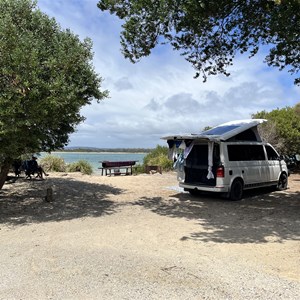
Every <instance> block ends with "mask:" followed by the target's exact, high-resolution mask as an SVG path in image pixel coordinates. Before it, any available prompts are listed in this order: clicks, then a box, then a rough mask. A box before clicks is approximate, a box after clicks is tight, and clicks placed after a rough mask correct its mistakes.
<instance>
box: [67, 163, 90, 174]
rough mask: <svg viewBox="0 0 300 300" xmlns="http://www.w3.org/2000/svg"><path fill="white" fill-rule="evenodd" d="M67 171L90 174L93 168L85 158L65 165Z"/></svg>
mask: <svg viewBox="0 0 300 300" xmlns="http://www.w3.org/2000/svg"><path fill="white" fill-rule="evenodd" d="M67 171H68V172H81V173H82V174H86V175H91V174H92V173H93V168H92V166H91V165H90V164H89V162H88V161H86V160H79V161H77V162H74V163H71V164H69V165H68V167H67Z"/></svg>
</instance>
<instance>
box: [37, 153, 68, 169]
mask: <svg viewBox="0 0 300 300" xmlns="http://www.w3.org/2000/svg"><path fill="white" fill-rule="evenodd" d="M40 165H42V166H43V168H44V170H45V171H46V172H65V171H66V163H65V161H64V159H63V158H61V157H57V156H54V155H47V156H45V157H43V158H41V160H40Z"/></svg>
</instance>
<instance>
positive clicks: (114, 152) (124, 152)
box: [49, 150, 149, 155]
mask: <svg viewBox="0 0 300 300" xmlns="http://www.w3.org/2000/svg"><path fill="white" fill-rule="evenodd" d="M52 153H89V154H147V153H149V152H129V151H128V152H126V151H118V152H117V151H64V150H60V151H52V152H51V153H49V154H50V155H51V154H52Z"/></svg>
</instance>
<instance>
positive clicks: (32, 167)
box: [23, 160, 43, 179]
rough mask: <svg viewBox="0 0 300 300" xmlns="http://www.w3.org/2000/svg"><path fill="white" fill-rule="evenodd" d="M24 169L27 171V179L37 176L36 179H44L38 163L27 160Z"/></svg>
mask: <svg viewBox="0 0 300 300" xmlns="http://www.w3.org/2000/svg"><path fill="white" fill-rule="evenodd" d="M23 169H24V171H25V176H26V179H27V178H29V179H31V176H33V175H35V174H36V176H35V178H43V176H42V171H41V170H40V168H39V167H38V165H37V163H36V162H35V161H33V160H25V161H24V163H23Z"/></svg>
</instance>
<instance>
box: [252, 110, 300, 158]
mask: <svg viewBox="0 0 300 300" xmlns="http://www.w3.org/2000/svg"><path fill="white" fill-rule="evenodd" d="M298 108H299V105H296V106H295V107H286V108H282V109H275V110H273V111H271V112H266V111H261V112H257V113H256V114H254V115H253V116H252V117H253V118H262V119H267V120H268V122H267V123H265V124H262V125H261V126H260V127H261V130H262V136H263V137H265V136H266V135H268V134H269V133H270V132H271V133H272V132H273V137H270V138H269V139H266V138H265V139H266V140H267V141H268V142H270V143H272V144H273V145H274V146H275V147H276V148H277V149H278V150H279V151H280V152H281V153H282V154H295V153H300V115H299V113H298ZM268 123H269V124H268ZM270 127H273V129H272V130H271V129H270Z"/></svg>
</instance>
